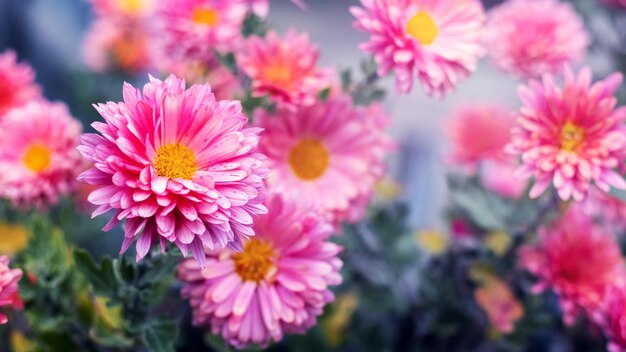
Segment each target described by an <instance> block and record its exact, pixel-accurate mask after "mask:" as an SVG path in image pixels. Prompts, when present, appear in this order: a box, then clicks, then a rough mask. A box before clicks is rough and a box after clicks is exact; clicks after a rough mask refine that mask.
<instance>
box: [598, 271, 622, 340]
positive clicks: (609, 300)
mask: <svg viewBox="0 0 626 352" xmlns="http://www.w3.org/2000/svg"><path fill="white" fill-rule="evenodd" d="M621 279H622V282H618V283H616V284H615V285H612V286H611V287H610V288H609V289H608V290H607V293H606V295H605V298H604V305H603V308H602V313H601V315H599V316H598V317H597V318H598V319H599V321H600V325H601V326H602V328H603V330H604V334H605V335H606V337H607V338H608V339H609V343H608V346H607V349H608V351H609V352H624V351H626V325H625V324H624V319H625V318H626V285H625V283H624V281H623V278H621Z"/></svg>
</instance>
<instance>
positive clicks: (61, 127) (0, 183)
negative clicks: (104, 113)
mask: <svg viewBox="0 0 626 352" xmlns="http://www.w3.org/2000/svg"><path fill="white" fill-rule="evenodd" d="M80 133H81V125H80V123H79V122H78V121H76V120H74V119H73V118H72V117H71V116H70V113H69V111H68V110H67V108H66V107H65V105H63V104H60V103H47V102H43V101H42V102H31V103H29V104H27V105H25V106H22V107H19V108H15V109H12V110H10V111H9V112H8V113H7V114H6V115H5V116H4V118H3V120H2V122H1V123H0V170H2V172H0V197H2V198H6V199H9V200H11V202H12V203H13V205H14V206H16V207H25V208H29V207H32V206H36V207H44V206H46V205H50V204H54V203H56V202H57V201H58V200H59V197H60V196H63V195H65V194H68V193H69V192H71V191H73V190H74V188H75V186H76V182H75V181H76V176H77V175H78V170H80V169H81V166H82V158H81V157H80V155H79V154H78V152H77V151H76V146H77V145H78V143H79V139H80Z"/></svg>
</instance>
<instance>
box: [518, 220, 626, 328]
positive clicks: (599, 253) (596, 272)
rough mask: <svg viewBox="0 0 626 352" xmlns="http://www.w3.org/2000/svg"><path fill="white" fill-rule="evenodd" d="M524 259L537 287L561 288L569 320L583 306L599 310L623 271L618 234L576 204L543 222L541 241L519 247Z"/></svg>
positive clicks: (590, 310)
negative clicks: (548, 221)
mask: <svg viewBox="0 0 626 352" xmlns="http://www.w3.org/2000/svg"><path fill="white" fill-rule="evenodd" d="M520 265H521V266H522V267H523V268H525V269H526V270H528V271H529V272H531V273H532V274H534V275H535V276H537V278H538V280H539V281H538V283H537V284H536V286H535V288H534V291H535V292H541V291H543V290H545V289H552V290H554V292H556V294H557V295H558V296H559V301H560V303H561V308H562V310H563V312H564V317H563V319H564V321H565V322H566V323H567V324H571V323H573V322H574V320H575V318H576V316H577V315H578V314H579V313H581V312H584V313H587V314H590V315H594V314H596V312H597V311H598V309H600V308H601V304H602V299H603V296H604V294H605V291H606V289H607V287H608V286H609V285H610V284H612V283H613V282H614V280H615V278H616V277H618V276H620V275H623V273H624V261H623V259H622V255H621V252H620V248H619V246H618V244H617V242H616V241H615V239H614V238H613V237H612V236H610V235H609V234H607V233H606V232H604V230H603V229H602V228H599V227H595V226H594V225H593V222H592V220H591V218H590V217H589V216H587V215H585V214H584V213H582V212H580V211H579V210H578V209H577V208H570V209H569V210H568V211H567V213H565V214H564V215H563V217H562V218H560V219H558V220H557V221H555V222H554V223H552V224H550V225H549V226H547V227H544V228H541V229H540V230H539V243H538V244H537V245H535V246H526V247H523V248H522V249H521V250H520Z"/></svg>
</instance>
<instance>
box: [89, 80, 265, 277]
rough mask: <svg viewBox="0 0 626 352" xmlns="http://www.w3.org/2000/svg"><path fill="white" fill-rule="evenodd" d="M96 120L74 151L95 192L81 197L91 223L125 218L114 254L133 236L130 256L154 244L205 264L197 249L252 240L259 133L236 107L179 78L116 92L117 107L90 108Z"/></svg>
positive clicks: (259, 190) (258, 209)
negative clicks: (120, 97) (119, 96)
mask: <svg viewBox="0 0 626 352" xmlns="http://www.w3.org/2000/svg"><path fill="white" fill-rule="evenodd" d="M96 109H97V110H98V112H99V113H100V115H102V117H103V118H104V119H105V122H104V123H102V122H95V123H94V124H92V126H93V127H94V128H95V129H96V130H97V131H98V132H99V133H100V134H85V135H84V136H83V142H82V145H81V146H80V147H79V150H80V152H81V153H82V154H83V156H84V157H85V158H86V159H87V160H89V161H90V162H92V163H93V164H94V167H93V168H91V169H89V170H88V171H86V172H84V173H82V174H81V175H80V177H79V179H80V180H81V181H84V182H86V183H89V184H92V185H97V186H98V189H97V190H95V191H93V192H92V193H91V194H90V195H89V197H88V200H89V201H90V202H91V203H93V204H95V205H98V206H99V207H98V209H96V210H95V211H94V213H93V216H97V215H100V214H103V213H105V212H107V211H109V210H115V215H114V216H113V218H112V219H111V221H110V222H109V224H107V226H105V228H104V230H105V231H108V230H110V229H112V228H113V227H114V226H115V225H116V224H117V223H118V222H119V221H120V220H123V219H126V224H125V227H124V231H125V238H124V243H123V245H122V252H124V251H126V249H127V248H128V247H129V246H130V245H131V244H132V242H133V241H134V240H135V238H137V245H136V249H137V259H138V260H139V259H141V258H143V257H144V256H145V255H146V253H148V250H149V249H150V247H151V246H152V244H153V243H154V242H159V243H160V244H161V249H162V250H163V251H164V250H165V244H166V243H167V242H173V243H174V244H176V245H177V246H178V248H180V250H181V251H182V252H183V253H184V254H185V255H186V254H187V253H188V251H189V250H191V252H192V254H193V256H194V257H195V259H196V260H197V261H198V262H199V263H200V265H201V266H204V260H205V256H204V250H203V246H207V247H209V248H216V249H219V248H224V247H225V246H228V247H229V248H233V249H235V250H241V249H242V240H243V239H245V238H247V237H249V236H253V235H254V231H253V230H252V221H253V218H252V216H254V215H257V214H262V213H264V212H265V211H266V209H265V207H264V206H263V205H262V204H261V202H262V195H263V181H262V178H263V177H264V176H265V174H266V170H265V169H264V168H263V167H262V165H261V163H262V160H263V159H264V157H263V155H261V154H258V153H257V152H256V149H257V144H258V142H259V133H260V129H258V128H244V126H245V125H246V123H247V121H248V119H247V117H246V116H245V115H244V114H243V113H242V112H241V105H240V103H239V102H238V101H227V100H222V101H216V100H215V97H214V95H213V93H212V92H211V87H210V86H209V85H206V84H205V85H194V86H192V87H191V88H189V89H188V90H185V81H184V80H181V79H178V78H176V77H175V76H170V77H169V78H168V79H167V80H165V81H164V82H161V81H159V80H158V79H155V78H152V77H150V82H149V83H147V84H146V85H145V86H144V88H143V95H142V94H141V92H140V91H139V90H138V89H135V88H134V87H132V86H131V85H129V84H125V85H124V101H123V102H120V103H111V102H110V103H107V104H99V105H97V106H96Z"/></svg>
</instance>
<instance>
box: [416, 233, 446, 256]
mask: <svg viewBox="0 0 626 352" xmlns="http://www.w3.org/2000/svg"><path fill="white" fill-rule="evenodd" d="M415 242H417V244H418V246H419V247H420V248H422V249H423V250H425V251H426V252H427V253H430V254H433V255H439V254H441V253H443V252H445V251H446V250H447V249H448V248H449V247H450V237H449V236H448V235H446V234H445V233H443V232H441V231H437V230H422V231H418V232H416V233H415Z"/></svg>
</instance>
